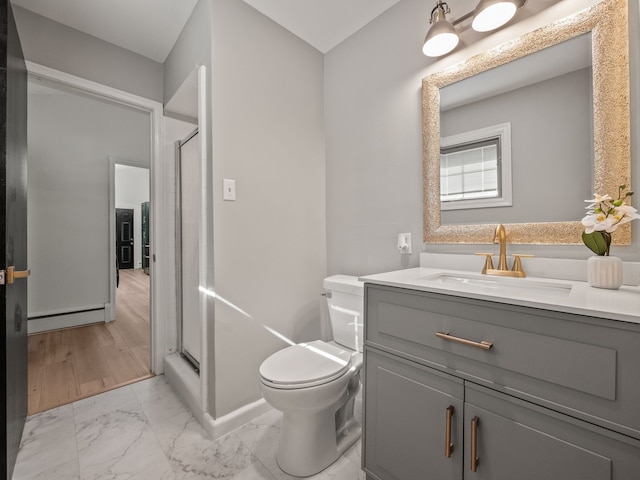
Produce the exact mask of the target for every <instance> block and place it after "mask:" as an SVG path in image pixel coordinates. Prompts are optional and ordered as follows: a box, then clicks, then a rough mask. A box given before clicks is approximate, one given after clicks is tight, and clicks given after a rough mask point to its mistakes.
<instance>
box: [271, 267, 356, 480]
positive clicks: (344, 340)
mask: <svg viewBox="0 0 640 480" xmlns="http://www.w3.org/2000/svg"><path fill="white" fill-rule="evenodd" d="M324 288H325V291H326V297H327V304H328V306H329V318H330V320H331V327H332V329H333V338H334V341H332V342H324V341H322V340H315V341H313V342H308V343H300V344H298V345H293V346H291V347H287V348H285V349H283V350H280V351H278V352H276V353H274V354H273V355H271V356H270V357H269V358H267V359H266V360H265V361H264V362H262V365H261V366H260V387H261V388H262V394H263V395H264V398H265V400H266V401H267V402H268V403H269V404H270V405H271V406H272V407H273V408H275V409H277V410H280V411H281V412H282V413H283V417H282V428H281V430H280V440H279V444H278V453H277V460H278V465H279V466H280V468H281V469H282V470H283V471H284V472H286V473H288V474H290V475H294V476H297V477H307V476H309V475H313V474H315V473H318V472H319V471H321V470H324V469H325V468H327V467H328V466H329V465H331V464H332V463H333V462H335V461H336V460H337V459H338V458H340V456H341V455H342V454H343V453H344V452H345V451H346V450H347V449H348V448H349V447H350V446H351V445H353V444H354V443H355V442H356V440H358V438H359V437H360V432H361V427H360V422H358V421H357V420H356V419H355V418H354V417H353V408H354V400H355V397H356V395H357V393H358V391H359V390H360V369H361V368H362V335H363V330H362V326H363V315H362V312H363V303H364V302H363V295H364V288H363V284H362V283H361V282H358V280H357V278H356V277H351V276H347V275H334V276H331V277H327V278H325V280H324Z"/></svg>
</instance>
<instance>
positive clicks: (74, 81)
mask: <svg viewBox="0 0 640 480" xmlns="http://www.w3.org/2000/svg"><path fill="white" fill-rule="evenodd" d="M26 64H27V71H28V72H29V74H31V75H34V76H36V77H40V78H42V79H46V80H49V81H51V82H54V83H57V84H58V85H63V86H65V87H67V88H70V89H72V90H74V91H77V92H81V93H83V94H85V95H89V96H92V97H94V98H99V99H101V100H103V101H107V102H109V103H112V104H114V105H121V106H124V107H129V108H134V109H136V110H139V111H142V112H146V113H148V114H149V120H150V127H151V128H150V130H151V137H150V139H149V143H150V152H151V159H150V160H151V161H150V172H149V173H150V181H149V198H150V200H151V208H150V212H149V217H150V218H149V220H150V222H151V246H150V249H149V250H150V252H149V253H150V256H151V259H150V267H151V268H150V270H151V271H150V277H151V305H150V318H151V322H150V323H151V365H150V366H151V371H152V372H153V373H156V374H160V373H162V372H163V359H164V356H165V355H166V353H167V351H166V350H167V347H166V345H165V326H166V324H167V318H166V316H167V312H168V311H169V309H168V307H167V305H168V300H169V298H170V296H171V295H172V294H173V293H172V292H167V288H166V282H164V281H163V279H164V277H165V271H166V269H167V266H166V258H167V254H166V252H165V248H166V246H165V244H164V238H165V237H166V235H167V233H166V229H167V227H166V220H165V218H164V217H163V215H162V214H161V213H160V212H164V211H165V209H164V208H162V207H161V206H162V205H163V200H164V198H165V192H164V184H163V179H164V171H163V162H162V153H163V150H162V140H163V134H164V132H163V130H164V121H163V110H162V104H161V103H160V102H156V101H153V100H150V99H148V98H144V97H140V96H138V95H134V94H131V93H128V92H124V91H122V90H118V89H116V88H112V87H108V86H106V85H102V84H100V83H96V82H92V81H90V80H86V79H84V78H80V77H76V76H74V75H70V74H68V73H65V72H61V71H60V70H55V69H53V68H49V67H45V66H43V65H39V64H36V63H33V62H29V61H27V62H26Z"/></svg>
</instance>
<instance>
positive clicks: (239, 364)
mask: <svg viewBox="0 0 640 480" xmlns="http://www.w3.org/2000/svg"><path fill="white" fill-rule="evenodd" d="M212 7H213V12H212V13H213V15H212V18H213V30H212V35H213V37H212V45H213V55H212V58H213V66H212V67H213V68H212V71H213V102H212V111H213V124H212V131H213V158H212V162H213V202H214V212H213V221H214V242H213V247H214V256H215V291H216V294H217V295H219V296H220V297H222V298H223V299H224V300H225V301H224V302H223V301H218V302H216V310H215V334H214V337H215V338H214V339H213V340H214V345H210V347H209V349H210V351H215V362H214V363H215V375H214V377H213V378H215V383H216V389H215V390H216V391H215V415H216V417H220V416H222V415H224V414H225V413H228V412H231V411H233V410H234V409H236V408H238V407H240V406H242V405H245V404H247V403H249V402H251V401H254V400H257V399H259V398H260V397H261V393H260V390H259V388H258V368H259V366H260V364H261V362H262V361H263V360H264V359H265V358H267V357H268V356H269V355H270V354H271V353H273V352H274V351H276V350H278V349H280V348H283V347H284V346H287V344H286V343H285V342H284V341H283V340H281V339H280V338H278V337H277V336H275V335H274V334H273V333H271V332H270V331H269V330H267V329H266V328H265V327H269V328H270V329H272V331H274V332H277V333H278V334H280V335H283V336H284V337H287V338H289V339H291V340H292V341H294V342H299V341H303V340H311V339H317V338H319V337H320V336H321V333H322V332H321V331H320V330H321V305H322V303H321V299H322V297H321V296H320V293H321V291H322V279H323V278H324V276H325V273H326V242H325V167H324V131H323V130H324V125H323V81H322V79H323V56H322V54H320V53H319V52H318V51H317V50H315V49H313V48H312V47H310V46H309V45H308V44H306V43H305V42H303V41H302V40H300V39H298V38H297V37H295V36H293V35H292V34H291V33H289V32H288V31H286V30H285V29H283V28H282V27H280V26H278V25H277V24H275V23H274V22H272V21H271V20H269V19H267V18H266V17H265V16H263V15H262V14H260V13H258V12H257V11H256V10H254V9H253V8H251V7H250V6H248V5H247V4H246V3H244V2H239V1H237V0H217V1H215V2H212ZM224 178H228V179H234V180H235V181H236V193H237V199H236V201H235V202H230V201H223V199H222V180H223V179H224ZM212 347H213V348H212Z"/></svg>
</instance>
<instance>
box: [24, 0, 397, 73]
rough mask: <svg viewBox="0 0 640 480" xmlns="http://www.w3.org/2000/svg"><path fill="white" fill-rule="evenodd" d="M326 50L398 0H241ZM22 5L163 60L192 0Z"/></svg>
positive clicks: (31, 0)
mask: <svg viewBox="0 0 640 480" xmlns="http://www.w3.org/2000/svg"><path fill="white" fill-rule="evenodd" d="M244 1H245V2H246V3H247V4H249V5H251V6H252V7H253V8H255V9H256V10H258V11H260V12H261V13H262V14H264V15H266V16H267V17H269V18H271V19H272V20H273V21H275V22H276V23H279V24H280V25H282V26H283V27H284V28H286V29H287V30H289V31H290V32H292V33H293V34H294V35H296V36H298V37H300V38H302V39H303V40H305V41H306V42H307V43H309V44H311V45H312V46H313V47H315V48H316V49H318V50H320V51H321V52H322V53H326V52H328V51H329V50H331V49H332V48H333V47H335V46H336V45H337V44H339V43H340V42H342V41H343V40H344V39H346V38H347V37H349V36H350V35H351V34H353V33H354V32H356V31H357V30H359V29H360V28H362V27H363V26H365V25H366V24H367V23H369V22H370V21H371V20H373V19H374V18H376V17H377V16H378V15H380V14H381V13H383V12H384V11H385V10H387V9H388V8H390V7H391V6H393V5H395V4H396V3H398V1H399V0H244ZM12 2H13V3H14V4H15V5H19V6H21V7H23V8H26V9H27V10H31V11H32V12H35V13H37V14H39V15H42V16H44V17H47V18H50V19H51V20H54V21H56V22H58V23H62V24H64V25H67V26H69V27H72V28H75V29H76V30H80V31H81V32H84V33H87V34H90V35H93V36H95V37H98V38H100V39H101V40H104V41H106V42H110V43H113V44H115V45H118V46H119V47H122V48H125V49H127V50H130V51H132V52H136V53H138V54H140V55H143V56H145V57H147V58H151V59H152V60H155V61H156V62H160V63H163V62H164V61H165V60H166V58H167V56H168V55H169V52H170V51H171V48H172V47H173V45H174V44H175V42H176V40H177V38H178V35H180V32H181V31H182V29H183V28H184V25H185V23H186V22H187V20H188V19H189V16H190V15H191V12H192V11H193V8H194V6H195V4H196V3H197V0H108V1H107V0H46V1H45V0H12Z"/></svg>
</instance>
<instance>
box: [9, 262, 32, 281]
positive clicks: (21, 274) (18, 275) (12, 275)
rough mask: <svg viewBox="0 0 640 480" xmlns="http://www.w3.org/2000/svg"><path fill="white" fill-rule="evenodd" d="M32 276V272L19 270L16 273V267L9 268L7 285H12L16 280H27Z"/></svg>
mask: <svg viewBox="0 0 640 480" xmlns="http://www.w3.org/2000/svg"><path fill="white" fill-rule="evenodd" d="M29 275H31V270H18V271H16V267H14V266H11V267H7V281H6V283H7V285H11V284H12V283H13V282H14V280H15V279H16V278H27V277H28V276H29Z"/></svg>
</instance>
